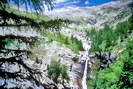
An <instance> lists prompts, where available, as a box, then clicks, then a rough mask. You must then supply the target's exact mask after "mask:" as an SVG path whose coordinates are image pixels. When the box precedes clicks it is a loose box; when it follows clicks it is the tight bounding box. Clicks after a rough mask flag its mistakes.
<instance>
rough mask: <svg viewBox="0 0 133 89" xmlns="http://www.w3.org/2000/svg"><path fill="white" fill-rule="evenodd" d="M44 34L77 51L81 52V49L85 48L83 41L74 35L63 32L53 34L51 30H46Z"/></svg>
mask: <svg viewBox="0 0 133 89" xmlns="http://www.w3.org/2000/svg"><path fill="white" fill-rule="evenodd" d="M43 35H44V36H47V37H48V38H50V39H52V40H54V41H57V42H60V43H61V44H64V45H66V47H68V48H70V49H71V50H72V51H73V52H75V53H79V51H80V50H81V49H83V45H82V42H81V41H79V40H78V39H76V38H75V37H73V36H71V38H70V37H67V36H65V35H63V34H61V33H57V34H52V33H50V32H45V33H44V34H43Z"/></svg>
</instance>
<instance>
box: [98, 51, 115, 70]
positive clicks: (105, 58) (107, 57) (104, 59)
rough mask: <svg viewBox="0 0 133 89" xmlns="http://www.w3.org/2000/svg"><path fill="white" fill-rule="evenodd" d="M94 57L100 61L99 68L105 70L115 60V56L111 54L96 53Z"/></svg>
mask: <svg viewBox="0 0 133 89" xmlns="http://www.w3.org/2000/svg"><path fill="white" fill-rule="evenodd" d="M96 57H97V58H98V59H100V67H101V68H105V67H107V66H108V65H109V64H110V63H112V62H113V61H115V60H116V58H117V57H116V56H115V55H114V54H113V53H111V52H105V53H104V52H97V53H96Z"/></svg>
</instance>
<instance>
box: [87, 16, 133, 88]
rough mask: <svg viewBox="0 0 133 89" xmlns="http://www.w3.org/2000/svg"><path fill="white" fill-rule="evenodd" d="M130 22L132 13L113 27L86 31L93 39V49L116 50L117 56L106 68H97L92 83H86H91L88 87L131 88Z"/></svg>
mask: <svg viewBox="0 0 133 89" xmlns="http://www.w3.org/2000/svg"><path fill="white" fill-rule="evenodd" d="M132 23H133V15H132V16H131V17H130V18H129V19H128V21H125V22H121V23H118V24H117V25H116V28H115V29H112V28H109V27H108V29H107V27H105V28H104V29H101V30H99V31H96V30H91V32H88V34H90V37H91V39H92V40H93V45H92V50H93V51H116V52H117V56H118V58H117V60H116V61H115V62H113V63H112V64H110V65H109V66H108V67H107V68H105V69H101V68H99V70H97V73H96V77H95V78H94V79H92V80H91V82H93V84H91V83H88V84H91V85H88V86H90V88H89V89H132V87H133V77H132V76H133V71H132V70H131V68H133V51H132V49H133V36H132V33H133V32H132V29H133V28H132V25H131V24H132ZM93 32H94V33H93ZM92 33H93V34H92ZM118 48H119V49H118ZM120 50H121V52H119V51H120Z"/></svg>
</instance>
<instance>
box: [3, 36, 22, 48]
mask: <svg viewBox="0 0 133 89" xmlns="http://www.w3.org/2000/svg"><path fill="white" fill-rule="evenodd" d="M3 42H5V47H6V48H8V47H10V46H11V45H15V46H16V47H17V48H20V47H19V42H18V40H13V39H8V38H7V39H5V40H3Z"/></svg>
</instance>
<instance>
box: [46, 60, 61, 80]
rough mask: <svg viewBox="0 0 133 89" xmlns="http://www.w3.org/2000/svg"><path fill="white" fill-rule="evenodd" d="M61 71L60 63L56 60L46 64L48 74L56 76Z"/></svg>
mask: <svg viewBox="0 0 133 89" xmlns="http://www.w3.org/2000/svg"><path fill="white" fill-rule="evenodd" d="M60 73H61V65H60V63H59V62H57V61H51V63H50V65H48V76H49V77H54V78H55V77H56V78H58V77H59V76H60Z"/></svg>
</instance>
